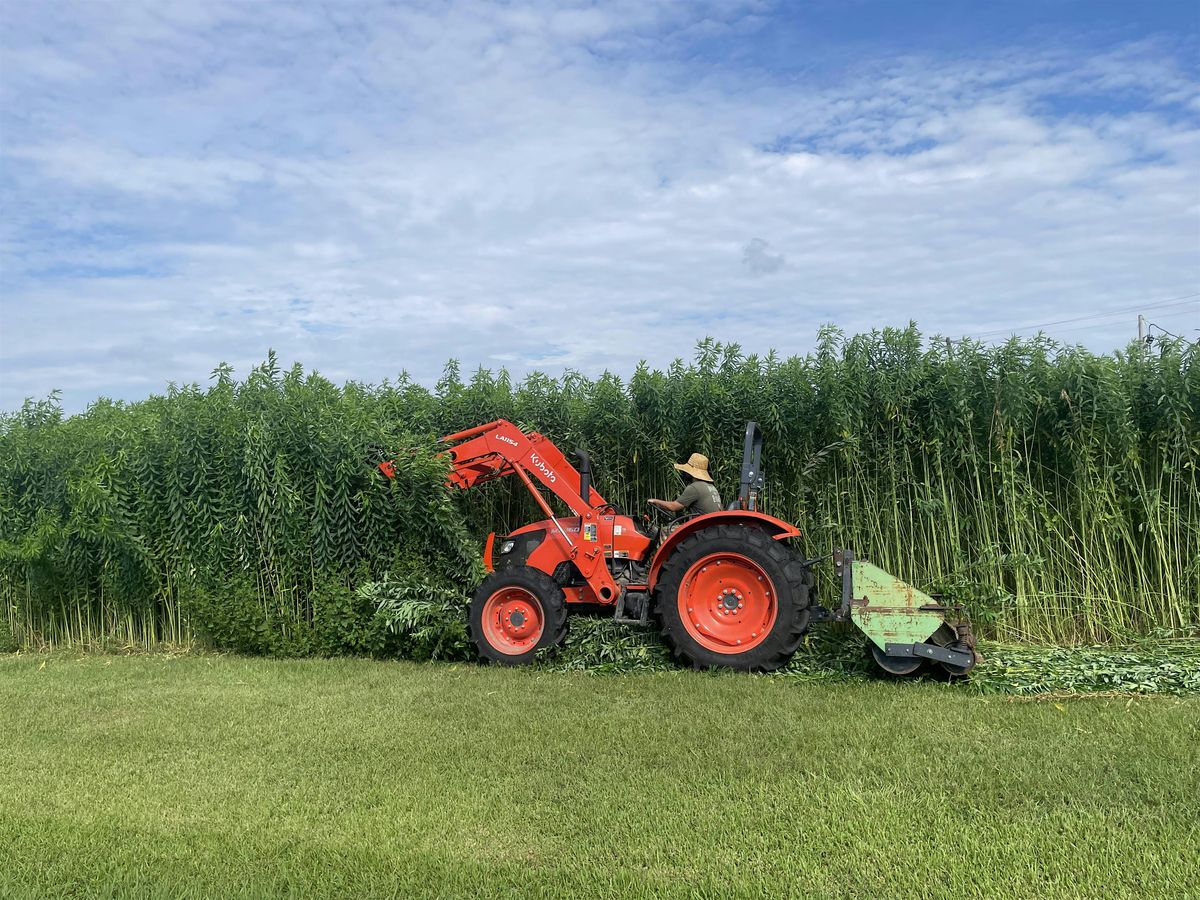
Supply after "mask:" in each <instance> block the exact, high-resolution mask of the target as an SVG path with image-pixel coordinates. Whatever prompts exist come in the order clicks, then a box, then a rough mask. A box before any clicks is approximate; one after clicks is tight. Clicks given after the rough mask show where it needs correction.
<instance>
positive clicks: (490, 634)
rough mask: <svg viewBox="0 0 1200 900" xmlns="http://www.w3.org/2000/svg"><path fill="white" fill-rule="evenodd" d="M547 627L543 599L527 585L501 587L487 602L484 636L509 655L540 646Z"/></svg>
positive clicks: (484, 610) (484, 613)
mask: <svg viewBox="0 0 1200 900" xmlns="http://www.w3.org/2000/svg"><path fill="white" fill-rule="evenodd" d="M545 627H546V622H545V617H544V616H543V615H542V604H541V602H540V601H539V600H538V598H537V597H536V596H534V594H533V593H532V592H531V591H527V590H525V588H520V587H506V588H501V589H500V590H498V591H496V593H494V594H492V596H490V597H488V598H487V601H486V602H485V603H484V604H483V636H484V638H485V639H486V640H487V642H488V643H489V644H491V646H492V647H493V648H494V649H496V650H498V651H499V652H501V653H504V654H507V655H508V656H518V655H520V654H522V653H528V652H529V651H530V650H532V649H533V648H534V647H536V646H537V642H538V641H539V640H541V638H542V631H543V630H544V629H545Z"/></svg>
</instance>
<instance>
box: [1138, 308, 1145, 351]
mask: <svg viewBox="0 0 1200 900" xmlns="http://www.w3.org/2000/svg"><path fill="white" fill-rule="evenodd" d="M1138 343H1139V344H1144V343H1146V317H1145V316H1143V315H1142V314H1141V313H1138Z"/></svg>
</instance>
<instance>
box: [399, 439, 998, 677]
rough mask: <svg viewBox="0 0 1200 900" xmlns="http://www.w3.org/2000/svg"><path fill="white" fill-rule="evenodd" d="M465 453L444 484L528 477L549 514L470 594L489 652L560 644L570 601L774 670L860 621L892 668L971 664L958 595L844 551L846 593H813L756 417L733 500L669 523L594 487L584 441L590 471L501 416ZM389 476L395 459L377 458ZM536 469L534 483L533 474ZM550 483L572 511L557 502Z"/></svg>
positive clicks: (970, 641)
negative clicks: (829, 630) (780, 505)
mask: <svg viewBox="0 0 1200 900" xmlns="http://www.w3.org/2000/svg"><path fill="white" fill-rule="evenodd" d="M442 443H443V444H447V445H449V447H448V449H447V450H446V451H445V452H446V454H447V456H448V457H449V459H450V460H451V462H452V464H453V468H452V470H451V472H450V475H449V479H448V483H449V484H450V485H452V486H455V487H459V488H463V489H466V488H471V487H474V486H475V485H478V484H483V483H484V482H487V481H492V480H493V479H496V478H502V477H504V476H507V475H516V476H517V477H518V478H520V479H521V480H522V481H523V482H524V483H525V486H526V487H527V488H528V489H529V491H530V493H531V494H532V496H533V498H534V500H535V501H536V502H537V504H538V506H540V507H541V509H542V511H543V512H544V513H545V514H546V518H545V519H543V520H542V521H540V522H534V523H533V524H531V525H526V526H525V527H524V528H519V529H517V530H516V531H514V532H512V533H510V534H508V535H504V536H503V537H500V538H497V536H496V535H495V533H492V534H489V535H488V538H487V543H486V545H485V548H484V565H485V567H486V568H487V570H488V572H489V573H490V574H489V575H488V577H487V578H485V579H484V581H483V583H482V584H480V585H479V588H478V589H477V590H476V591H475V596H474V599H473V600H472V601H471V610H470V633H471V639H472V641H474V643H475V646H476V647H477V648H478V649H479V653H480V656H481V657H483V658H484V659H488V660H492V661H494V662H498V663H504V664H507V665H518V664H521V663H527V662H530V661H532V660H533V658H534V656H535V654H537V652H538V651H539V650H542V649H544V648H548V647H553V646H555V645H557V644H558V643H560V642H561V641H562V639H563V638H564V636H565V635H566V631H567V611H568V609H569V608H572V607H574V608H576V609H579V610H590V611H596V610H601V611H611V613H612V615H613V617H614V618H615V619H616V620H617V621H619V622H625V623H629V624H641V625H649V624H651V623H652V622H654V623H657V625H658V627H659V628H660V629H661V631H662V635H663V638H664V639H665V640H666V642H667V644H668V645H669V646H670V647H671V649H672V650H673V651H674V654H675V656H676V658H677V659H679V660H680V661H681V662H685V663H689V664H691V665H693V666H695V667H697V668H708V667H714V666H724V667H728V668H733V669H742V670H751V671H769V670H771V669H776V668H778V667H779V666H781V665H783V664H784V663H786V662H787V661H788V659H789V658H790V657H791V655H792V653H794V652H795V650H796V647H797V646H798V645H799V643H800V640H801V638H802V637H803V635H804V632H805V631H806V630H807V629H808V627H809V625H810V624H812V623H814V622H821V621H850V622H853V623H854V624H855V625H856V626H857V627H858V628H860V629H861V630H862V631H863V632H864V633H865V634H866V636H867V638H868V647H869V649H870V652H871V654H872V656H873V657H874V659H875V661H876V663H877V664H878V665H879V666H880V668H882V669H883V670H884V671H886V672H889V673H891V674H894V675H908V674H912V673H914V672H916V671H917V670H918V669H919V668H920V667H921V666H922V665H923V664H924V663H925V661H926V660H932V661H934V662H936V663H938V664H940V665H941V666H942V667H943V668H944V669H945V670H946V671H948V672H949V673H951V674H953V675H965V674H966V673H967V672H969V671H970V670H971V668H972V667H973V666H974V665H975V661H976V659H977V655H976V653H975V649H974V644H975V642H974V638H973V637H972V635H971V631H970V626H969V625H967V624H966V623H965V622H961V623H957V624H951V620H950V618H949V616H950V615H951V614H953V612H954V610H955V609H956V608H953V607H949V606H946V605H943V604H942V603H941V602H939V601H938V600H935V599H934V598H933V597H931V596H929V595H926V594H923V593H921V592H920V591H918V590H916V589H915V588H913V587H912V586H910V585H908V584H905V583H904V582H902V581H900V580H898V579H896V578H893V577H892V576H890V575H888V574H887V573H886V572H883V571H882V570H881V569H878V568H876V567H875V566H872V565H870V564H869V563H867V562H864V561H858V560H855V559H854V556H853V554H852V553H851V552H850V551H848V550H841V551H837V552H835V553H834V554H833V556H832V558H833V562H834V567H835V572H836V573H837V574H838V575H839V576H840V577H841V585H842V595H841V601H842V602H841V605H840V607H839V608H837V609H836V610H832V611H831V610H827V609H825V608H824V607H822V606H820V605H818V604H816V603H815V602H814V599H813V584H814V577H813V571H812V567H813V565H814V564H816V563H818V562H820V561H822V559H824V557H822V558H818V559H805V558H804V557H803V556H801V555H800V554H799V553H798V552H797V551H796V550H794V549H793V548H792V546H791V545H790V544H789V540H790V539H792V538H796V537H798V536H799V535H800V531H799V530H798V529H797V528H796V527H795V526H793V525H790V524H789V523H787V522H785V521H783V520H782V519H777V518H775V517H774V516H769V515H767V514H765V513H763V512H760V511H759V509H758V502H759V493H760V491H761V489H762V486H763V482H764V476H763V471H762V436H761V433H760V431H759V429H758V426H757V425H755V423H753V422H751V423H749V424H748V425H747V426H746V441H745V450H744V453H743V458H742V471H741V484H740V488H739V491H738V496H737V499H736V500H735V501H734V502H733V503H732V504H731V505H730V507H729V509H728V510H725V511H723V512H715V513H708V514H707V515H701V516H696V517H694V518H690V519H686V520H684V521H680V522H673V523H668V524H667V525H665V526H660V525H652V524H651V523H650V521H649V520H648V519H646V518H642V519H635V518H633V517H631V516H628V515H625V514H624V513H622V512H621V510H619V509H617V508H616V507H615V506H614V505H613V504H611V503H609V502H608V501H606V500H605V499H604V498H603V497H601V496H600V494H599V493H598V492H597V491H596V489H595V488H594V487H592V468H591V460H590V459H589V457H588V454H587V453H586V452H584V451H582V450H576V451H575V455H576V457H577V458H578V459H579V467H578V469H577V468H576V467H575V466H573V465H572V464H571V463H570V462H569V461H568V460H567V458H566V457H565V456H564V455H563V453H562V451H560V450H559V449H558V448H557V447H556V446H555V445H554V443H553V442H552V441H550V440H549V439H548V438H546V437H545V436H543V435H541V434H538V433H537V432H528V433H527V432H523V431H522V430H521V429H519V428H517V427H516V426H515V425H513V424H512V423H511V422H507V421H505V420H503V419H500V420H497V421H495V422H489V423H488V424H486V425H480V426H478V427H476V428H471V429H468V430H466V431H460V432H458V433H457V434H451V435H447V436H446V437H444V438H442ZM380 469H381V470H382V471H383V473H384V474H385V475H388V476H389V477H393V476H394V474H395V473H394V469H393V467H392V466H391V464H390V463H389V462H384V463H382V464H381V465H380ZM535 482H537V484H535ZM538 484H540V485H541V486H542V487H543V488H544V489H546V490H548V491H549V492H550V493H552V494H553V495H554V496H556V497H557V498H558V499H559V500H560V501H562V503H563V504H565V505H566V507H567V508H568V509H569V510H570V512H571V515H569V516H556V515H555V513H554V510H553V508H552V507H551V506H550V504H549V502H548V501H547V500H546V498H545V497H544V496H543V495H542V492H541V491H540V490H539V489H538V486H537V485H538Z"/></svg>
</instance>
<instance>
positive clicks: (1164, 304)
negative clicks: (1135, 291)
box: [971, 293, 1200, 338]
mask: <svg viewBox="0 0 1200 900" xmlns="http://www.w3.org/2000/svg"><path fill="white" fill-rule="evenodd" d="M1197 297H1200V293H1195V294H1185V295H1184V296H1182V297H1171V298H1168V299H1166V300H1156V301H1153V302H1151V303H1139V304H1138V305H1136V306H1130V307H1126V308H1125V309H1114V310H1112V311H1111V312H1103V313H1092V314H1091V315H1087V316H1076V317H1075V318H1073V319H1059V320H1058V321H1057V322H1043V323H1042V324H1040V325H1021V326H1018V327H1016V328H993V329H992V330H990V331H981V332H979V333H978V334H975V335H971V336H972V337H976V338H982V337H988V336H989V335H993V334H1010V333H1013V332H1017V331H1031V330H1033V329H1035V328H1036V329H1042V328H1052V327H1054V326H1057V325H1070V324H1071V323H1073V322H1090V321H1093V320H1100V319H1112V318H1118V317H1120V316H1127V315H1129V314H1131V313H1135V312H1140V311H1142V310H1145V309H1165V308H1168V307H1171V306H1180V305H1183V304H1185V303H1189V302H1191V301H1192V300H1194V299H1196V298H1197ZM1072 330H1073V329H1072Z"/></svg>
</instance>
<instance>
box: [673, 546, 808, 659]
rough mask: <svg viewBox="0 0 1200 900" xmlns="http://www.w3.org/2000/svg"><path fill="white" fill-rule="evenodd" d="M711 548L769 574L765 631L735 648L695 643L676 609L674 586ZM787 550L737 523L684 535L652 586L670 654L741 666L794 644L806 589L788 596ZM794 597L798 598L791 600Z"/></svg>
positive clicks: (804, 620)
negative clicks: (770, 613) (770, 618)
mask: <svg viewBox="0 0 1200 900" xmlns="http://www.w3.org/2000/svg"><path fill="white" fill-rule="evenodd" d="M714 553H736V554H740V555H742V556H746V557H749V558H750V559H752V560H753V561H754V563H755V564H756V565H758V566H760V567H761V568H762V570H763V572H764V573H765V574H766V576H767V577H768V578H769V579H770V580H771V586H772V590H773V593H774V595H775V605H776V609H775V621H774V623H772V625H771V630H770V632H769V633H768V635H767V637H766V638H765V639H764V640H763V641H761V642H760V643H758V644H756V645H755V646H754V647H752V648H750V649H749V650H744V651H742V652H741V653H718V652H716V651H714V650H710V649H708V648H707V647H705V646H703V645H702V644H701V643H699V642H698V641H697V640H696V639H695V638H694V637H692V635H691V634H690V633H689V631H688V629H687V627H686V625H685V624H684V622H683V620H682V618H681V616H680V613H679V591H680V589H681V587H682V584H683V578H684V576H685V575H686V574H687V572H688V571H689V570H690V569H691V567H692V566H693V565H695V564H696V563H697V562H699V561H700V560H701V559H703V558H704V557H706V556H710V555H712V554H714ZM789 556H790V553H789V552H788V551H787V550H786V549H785V548H783V547H780V546H778V545H777V544H776V542H775V541H774V539H773V538H772V537H771V536H770V535H769V534H767V533H766V532H765V531H763V530H762V529H759V528H748V527H745V526H740V525H728V526H717V527H715V528H712V529H709V530H706V531H701V532H698V533H697V534H695V535H692V536H691V537H689V538H687V539H686V540H685V541H683V543H681V544H680V545H679V547H678V548H677V549H676V550H675V552H674V553H672V554H671V556H670V557H669V558H668V559H667V561H666V564H665V565H664V568H663V577H662V578H661V579H660V580H659V583H658V585H657V586H656V588H655V595H656V598H657V601H656V602H657V608H658V615H659V619H660V621H661V623H662V626H663V634H664V636H665V637H666V638H667V640H668V643H670V644H671V645H672V648H673V649H674V650H675V653H676V656H679V657H682V658H683V659H685V660H687V661H690V662H691V663H692V664H693V665H695V666H698V667H701V668H708V667H723V668H734V669H743V670H751V671H753V670H767V669H774V668H777V667H778V666H779V665H780V662H781V659H782V660H786V658H787V657H788V656H790V655H791V653H792V652H793V651H794V650H795V644H796V640H795V638H796V635H797V632H803V630H804V628H805V627H806V626H807V624H808V610H807V608H805V607H807V605H808V604H807V599H808V597H807V591H806V590H805V593H804V597H803V598H797V597H795V596H794V593H795V592H796V590H797V588H798V586H797V585H796V584H795V583H794V581H793V579H790V578H789V577H788V565H789ZM797 599H800V600H801V602H800V603H797Z"/></svg>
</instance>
